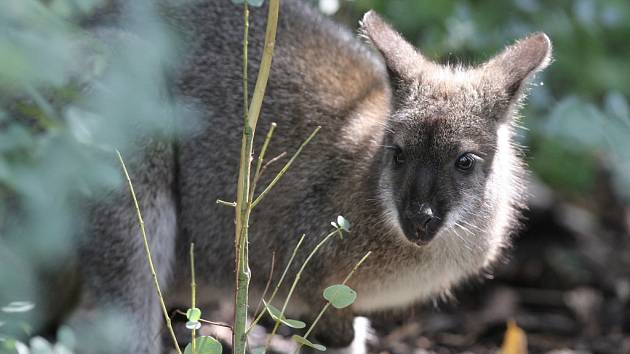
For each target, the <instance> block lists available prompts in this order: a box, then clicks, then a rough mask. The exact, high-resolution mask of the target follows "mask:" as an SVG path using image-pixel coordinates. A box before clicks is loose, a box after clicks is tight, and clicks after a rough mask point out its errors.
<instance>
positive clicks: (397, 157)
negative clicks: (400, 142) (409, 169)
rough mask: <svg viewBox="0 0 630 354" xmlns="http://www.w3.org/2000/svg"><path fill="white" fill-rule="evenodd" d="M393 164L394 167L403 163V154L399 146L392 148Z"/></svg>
mask: <svg viewBox="0 0 630 354" xmlns="http://www.w3.org/2000/svg"><path fill="white" fill-rule="evenodd" d="M394 163H395V164H396V165H402V164H403V163H405V154H404V152H403V150H402V148H401V147H400V146H394Z"/></svg>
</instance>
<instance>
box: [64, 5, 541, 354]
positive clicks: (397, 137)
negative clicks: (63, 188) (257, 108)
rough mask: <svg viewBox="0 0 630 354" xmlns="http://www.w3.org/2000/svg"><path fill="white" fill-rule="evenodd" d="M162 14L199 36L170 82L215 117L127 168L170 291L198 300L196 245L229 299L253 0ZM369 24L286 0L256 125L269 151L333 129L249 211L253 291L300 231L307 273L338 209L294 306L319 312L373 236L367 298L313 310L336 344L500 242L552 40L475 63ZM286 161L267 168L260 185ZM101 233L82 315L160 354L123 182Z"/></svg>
mask: <svg viewBox="0 0 630 354" xmlns="http://www.w3.org/2000/svg"><path fill="white" fill-rule="evenodd" d="M266 11H267V10H266V6H263V7H262V8H251V15H250V21H251V24H250V38H249V43H250V47H249V58H250V71H249V77H250V78H253V77H255V75H256V72H257V69H258V64H259V59H260V57H261V51H262V43H263V35H264V27H265V18H266ZM164 12H165V13H166V17H167V20H168V21H169V23H170V24H171V25H172V26H173V27H174V28H176V29H177V30H178V31H180V33H183V35H184V36H186V37H187V38H189V39H191V40H192V41H193V48H192V50H191V52H190V53H189V54H188V55H187V56H186V58H187V59H186V61H185V62H184V63H183V64H182V66H181V68H180V70H179V71H178V72H176V73H175V74H174V75H173V76H174V77H175V78H176V84H174V85H175V86H176V87H177V89H176V91H177V92H178V93H179V94H181V95H184V96H186V97H188V98H190V99H191V100H193V101H195V102H197V103H198V105H199V106H200V107H201V108H202V115H203V125H202V127H200V128H198V129H196V131H195V132H194V133H193V134H192V135H189V136H186V137H185V138H182V139H179V140H178V141H176V142H175V143H172V144H171V143H152V144H148V143H147V146H148V145H150V148H149V147H147V148H146V149H145V154H144V155H142V156H138V157H136V158H134V161H135V162H133V163H131V164H130V166H129V167H130V172H131V178H132V181H133V183H134V186H135V189H136V193H137V195H138V197H139V201H140V205H141V208H142V212H143V214H144V220H145V224H146V228H147V232H148V235H149V237H150V240H151V242H150V246H151V248H152V251H153V255H154V258H155V262H156V267H157V270H158V273H159V280H160V282H161V283H162V284H163V287H164V292H165V294H166V295H167V303H169V302H172V301H178V299H184V300H182V301H186V300H185V299H188V297H189V295H188V291H189V282H190V278H189V265H188V256H187V255H188V249H189V245H190V243H191V242H195V245H196V258H197V269H196V274H197V283H198V284H199V286H200V287H202V286H206V287H207V289H206V290H207V291H201V292H200V295H199V297H200V301H201V300H203V299H204V298H205V297H208V296H212V297H215V298H216V297H224V298H231V291H232V286H233V281H234V273H233V267H234V262H233V259H234V258H233V257H234V254H233V252H234V247H233V233H234V209H233V208H230V207H227V206H223V205H217V204H215V200H217V199H224V200H229V199H230V198H233V197H234V195H235V184H236V179H237V172H238V159H239V148H240V140H241V129H242V112H243V106H242V105H243V99H242V87H241V86H242V66H241V65H242V56H241V50H242V42H241V41H242V29H243V19H242V7H241V6H237V5H233V4H231V3H230V2H229V1H227V0H221V1H217V0H206V1H194V2H190V3H188V4H186V5H183V6H175V7H171V8H165V10H164ZM360 34H361V36H363V37H365V38H366V39H367V42H369V43H370V44H371V45H372V46H373V47H375V48H376V51H374V50H372V49H371V48H370V47H369V45H366V44H365V43H364V41H362V40H361V39H359V38H357V36H355V35H353V34H352V33H351V32H350V31H349V30H348V29H346V28H344V27H342V26H340V25H338V24H336V23H334V22H333V21H331V20H330V19H327V18H325V17H324V16H322V15H320V14H319V13H317V11H315V10H313V9H312V8H311V7H310V6H309V5H306V4H303V3H301V2H300V1H297V0H283V1H282V5H281V9H280V20H279V25H278V37H277V41H276V49H275V53H274V59H273V64H272V71H271V76H270V80H269V86H268V89H267V94H266V97H265V100H264V105H263V111H262V115H261V118H260V122H259V124H258V127H259V129H258V130H259V132H258V135H257V136H258V138H257V140H256V144H257V145H256V146H257V147H260V146H261V143H262V139H263V136H264V130H265V129H266V127H269V125H270V123H271V122H277V123H278V128H277V130H276V133H275V135H274V137H273V139H272V141H271V144H270V148H269V151H268V152H267V156H269V157H273V156H276V155H278V154H280V153H281V152H282V151H288V152H291V151H293V149H295V148H296V147H297V146H298V145H299V144H300V143H301V142H302V141H303V140H304V139H305V138H306V137H307V136H308V135H309V134H310V133H311V132H312V131H313V129H314V128H315V127H317V126H321V127H322V128H321V131H320V133H319V134H318V135H317V136H316V138H315V139H314V140H313V141H312V142H311V143H310V144H309V145H308V146H307V147H306V148H305V150H304V152H303V154H302V155H301V156H300V157H299V159H298V160H297V162H296V163H295V164H294V165H293V166H292V167H291V169H290V170H289V171H288V173H287V174H286V176H285V177H284V179H283V180H282V181H281V182H280V183H279V184H278V185H277V187H276V188H275V189H274V190H273V191H272V193H270V194H269V195H268V196H267V197H266V198H265V199H264V200H263V201H262V203H260V205H259V206H257V208H256V209H255V210H254V212H253V215H252V220H251V228H250V246H249V247H250V266H251V269H252V272H253V280H252V293H251V294H252V301H257V299H258V298H257V296H260V293H261V290H262V289H263V287H264V286H265V283H266V282H267V277H268V274H269V271H270V267H271V258H272V257H271V255H272V253H274V254H275V265H276V269H281V268H282V267H283V266H284V264H286V263H287V261H288V258H289V256H290V255H291V252H292V250H293V248H294V247H295V245H296V243H297V240H298V238H299V236H300V235H301V234H303V233H304V234H306V235H307V237H306V241H305V245H304V246H303V247H302V248H301V251H300V252H299V254H298V256H297V259H296V261H295V262H294V268H293V274H295V273H294V272H295V270H296V268H297V267H298V266H299V265H300V264H301V263H302V262H303V261H304V259H305V257H306V256H307V254H308V253H309V252H310V250H311V249H312V248H313V247H314V245H315V244H316V243H317V242H318V241H320V239H321V236H322V235H324V234H325V233H326V232H328V231H330V221H332V220H335V218H336V217H337V215H343V216H344V217H346V218H347V219H348V220H349V221H350V222H351V223H352V229H351V232H350V233H349V234H348V235H347V236H346V237H344V238H343V239H335V240H334V241H331V242H329V243H327V244H326V245H325V246H324V247H323V248H322V249H321V251H320V253H319V254H318V255H317V257H315V259H314V260H313V261H312V263H310V264H309V266H308V267H307V268H306V270H305V273H304V274H303V275H302V279H301V281H300V284H299V286H298V289H297V293H296V294H295V296H294V300H293V301H292V302H291V304H290V308H289V311H290V315H291V316H302V317H305V318H309V316H314V315H315V314H316V313H317V311H318V310H319V309H320V308H321V306H322V305H323V304H324V302H325V300H324V299H323V298H322V296H321V294H322V290H323V289H324V288H325V287H327V286H329V285H331V284H335V283H339V282H340V281H341V280H342V279H343V278H344V277H345V276H346V275H347V274H348V273H349V271H350V270H351V269H352V267H353V266H354V265H355V264H356V263H357V261H359V259H360V258H361V257H362V256H363V255H365V254H366V253H367V252H368V251H372V255H371V256H370V257H369V258H368V259H367V261H366V262H365V263H364V264H363V266H362V267H360V268H359V269H358V271H357V272H356V273H355V275H354V276H353V277H352V279H351V280H350V283H349V285H350V286H351V287H352V288H354V289H356V290H357V291H358V299H357V301H356V302H355V303H354V304H353V305H352V306H351V307H350V308H346V309H344V310H330V311H329V312H328V313H327V314H326V315H325V316H324V318H323V320H322V322H320V324H319V325H318V328H319V330H318V331H316V333H315V339H314V340H315V341H319V342H321V343H323V344H324V345H327V346H329V347H333V348H334V347H345V346H347V345H349V344H350V343H351V341H352V340H353V336H354V332H353V327H352V321H353V318H354V316H355V315H359V314H369V313H370V312H373V311H381V310H386V309H395V308H401V307H405V306H410V305H412V304H414V303H417V302H420V301H423V300H426V299H429V298H432V297H435V296H439V295H440V294H444V293H446V292H448V291H449V289H450V288H451V287H452V286H453V285H454V284H457V283H458V282H459V281H461V280H463V279H465V278H468V277H470V276H474V275H476V274H478V273H480V271H482V270H484V269H486V268H487V267H488V266H489V265H491V264H492V263H493V261H495V260H497V258H498V257H499V256H500V254H501V251H502V249H504V248H505V247H506V246H507V245H508V243H509V234H510V232H511V231H512V230H513V229H514V227H515V225H516V224H517V219H518V215H519V210H520V208H521V207H522V204H523V196H524V194H525V190H524V186H523V182H522V177H523V173H524V169H523V166H522V163H521V159H520V157H519V150H518V148H517V147H516V146H515V144H514V139H513V135H514V131H513V127H514V124H515V114H516V110H517V109H518V107H519V104H520V102H521V101H522V98H523V96H524V91H526V88H527V82H528V81H529V80H530V78H531V77H532V75H534V73H536V72H538V71H540V70H541V69H543V68H545V67H546V66H547V65H548V64H549V62H550V52H551V43H550V41H549V39H548V38H547V36H546V35H545V34H542V33H538V34H534V35H531V36H529V37H527V38H525V39H522V40H520V41H518V42H516V43H515V44H514V45H512V46H510V47H508V48H506V49H505V50H504V51H503V52H502V53H501V54H499V55H497V56H496V57H494V58H492V59H490V60H489V61H488V62H486V63H484V64H482V65H479V66H475V67H463V66H455V65H440V64H437V63H434V62H432V61H430V60H429V59H427V58H425V57H424V56H423V55H422V54H421V53H420V52H419V51H418V50H416V49H415V48H414V46H412V45H411V44H410V43H408V42H407V41H405V40H404V39H403V38H402V37H401V35H400V34H398V33H397V32H396V31H395V30H393V29H392V28H391V27H390V26H389V25H388V24H387V23H386V22H384V21H383V20H382V19H381V18H379V16H378V15H377V14H375V13H374V12H368V13H367V14H366V15H365V16H364V18H363V20H362V21H361V26H360ZM252 81H254V80H250V83H251V84H252V87H251V88H250V92H252V91H253V82H252ZM178 124H183V125H185V124H188V122H183V121H182V122H179V123H178ZM285 161H286V159H285ZM280 165H282V163H277V164H275V165H271V167H270V168H269V170H268V171H266V172H265V174H264V176H263V178H262V179H261V181H260V182H259V185H260V186H264V185H266V184H267V183H268V182H269V181H270V179H271V177H273V176H274V175H275V173H276V172H277V171H278V169H279V168H280ZM89 232H90V235H89V236H88V237H87V238H86V240H87V241H88V242H85V244H84V245H83V246H82V249H81V262H82V272H83V279H84V281H83V288H82V293H81V300H80V304H79V308H78V310H77V311H76V312H75V314H74V317H73V321H71V324H74V325H75V328H78V329H79V330H80V329H81V327H86V326H88V325H87V324H89V323H90V320H94V319H98V318H99V317H98V314H99V313H101V310H102V309H106V308H114V309H117V310H120V311H121V312H123V313H125V314H127V315H128V316H130V317H131V320H132V321H130V322H129V323H131V324H132V325H133V331H130V332H129V333H130V335H129V337H128V338H126V339H122V340H121V345H123V348H124V349H121V352H126V353H158V352H160V351H161V350H162V345H161V343H160V342H159V341H158V340H156V335H157V334H158V333H159V332H160V331H161V329H162V327H163V318H162V317H161V312H160V305H159V302H158V300H157V297H156V295H155V291H154V289H153V283H152V280H151V274H150V272H149V271H148V268H147V266H146V259H145V256H144V250H143V244H142V239H141V236H140V235H139V227H138V222H137V220H136V215H135V211H134V208H133V204H132V202H131V198H130V195H129V192H128V190H127V188H126V187H125V186H121V189H120V191H118V192H116V193H115V194H114V195H112V196H110V197H109V199H108V200H107V201H103V202H101V203H99V204H97V206H96V207H95V208H94V210H93V212H92V219H91V223H90V227H89ZM279 273H280V272H279V271H276V272H275V274H274V279H276V280H277V278H278V276H279ZM280 298H281V297H280Z"/></svg>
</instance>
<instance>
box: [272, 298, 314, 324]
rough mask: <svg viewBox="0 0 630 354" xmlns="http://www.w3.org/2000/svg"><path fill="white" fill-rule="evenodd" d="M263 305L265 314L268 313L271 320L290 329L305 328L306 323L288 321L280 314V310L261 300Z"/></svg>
mask: <svg viewBox="0 0 630 354" xmlns="http://www.w3.org/2000/svg"><path fill="white" fill-rule="evenodd" d="M263 303H264V304H265V308H266V309H267V312H269V315H271V318H273V319H274V320H275V321H278V322H280V323H282V324H285V325H287V326H289V327H291V328H297V329H299V328H304V327H306V323H304V322H302V321H298V320H290V319H288V318H286V317H284V315H283V314H282V312H281V311H280V310H278V309H277V308H276V307H275V306H273V305H272V304H268V303H267V302H266V301H264V300H263Z"/></svg>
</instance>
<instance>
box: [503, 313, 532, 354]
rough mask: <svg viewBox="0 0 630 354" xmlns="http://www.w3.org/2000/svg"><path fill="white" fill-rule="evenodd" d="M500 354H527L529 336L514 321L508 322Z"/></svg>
mask: <svg viewBox="0 0 630 354" xmlns="http://www.w3.org/2000/svg"><path fill="white" fill-rule="evenodd" d="M500 354H527V335H526V334H525V331H523V330H522V329H521V328H520V327H519V326H517V325H516V322H514V321H509V322H508V325H507V331H505V336H504V337H503V344H502V345H501V350H500Z"/></svg>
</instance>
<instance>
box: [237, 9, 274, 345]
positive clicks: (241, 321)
mask: <svg viewBox="0 0 630 354" xmlns="http://www.w3.org/2000/svg"><path fill="white" fill-rule="evenodd" d="M279 9H280V3H279V0H270V1H269V9H268V15H267V28H266V31H265V43H264V47H263V55H262V58H261V62H260V67H259V70H258V77H257V79H256V86H255V88H254V94H253V96H252V102H251V105H249V106H248V102H247V98H248V93H247V86H248V81H247V60H248V58H247V38H248V32H249V10H248V7H247V1H245V4H244V14H243V15H244V16H243V17H244V23H245V30H244V33H243V102H244V104H245V106H244V107H243V108H244V110H246V111H247V114H246V115H245V117H244V122H243V138H242V140H241V154H240V166H239V174H238V183H237V188H236V189H237V192H236V203H237V204H236V227H235V240H234V246H235V261H236V279H235V291H234V330H233V336H232V345H233V352H234V353H235V354H245V351H246V347H247V332H246V331H247V313H248V300H249V299H248V296H249V294H248V293H249V282H250V279H251V272H250V269H249V260H248V259H249V255H248V252H249V249H248V228H249V215H250V213H251V210H252V203H251V198H250V197H249V193H250V192H251V191H250V177H251V156H252V150H253V144H254V134H255V132H256V124H257V123H258V117H259V115H260V111H261V107H262V100H263V97H264V95H265V90H266V88H267V82H268V80H269V73H270V70H271V60H272V57H273V49H274V47H275V41H276V30H277V25H278V12H279Z"/></svg>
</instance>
